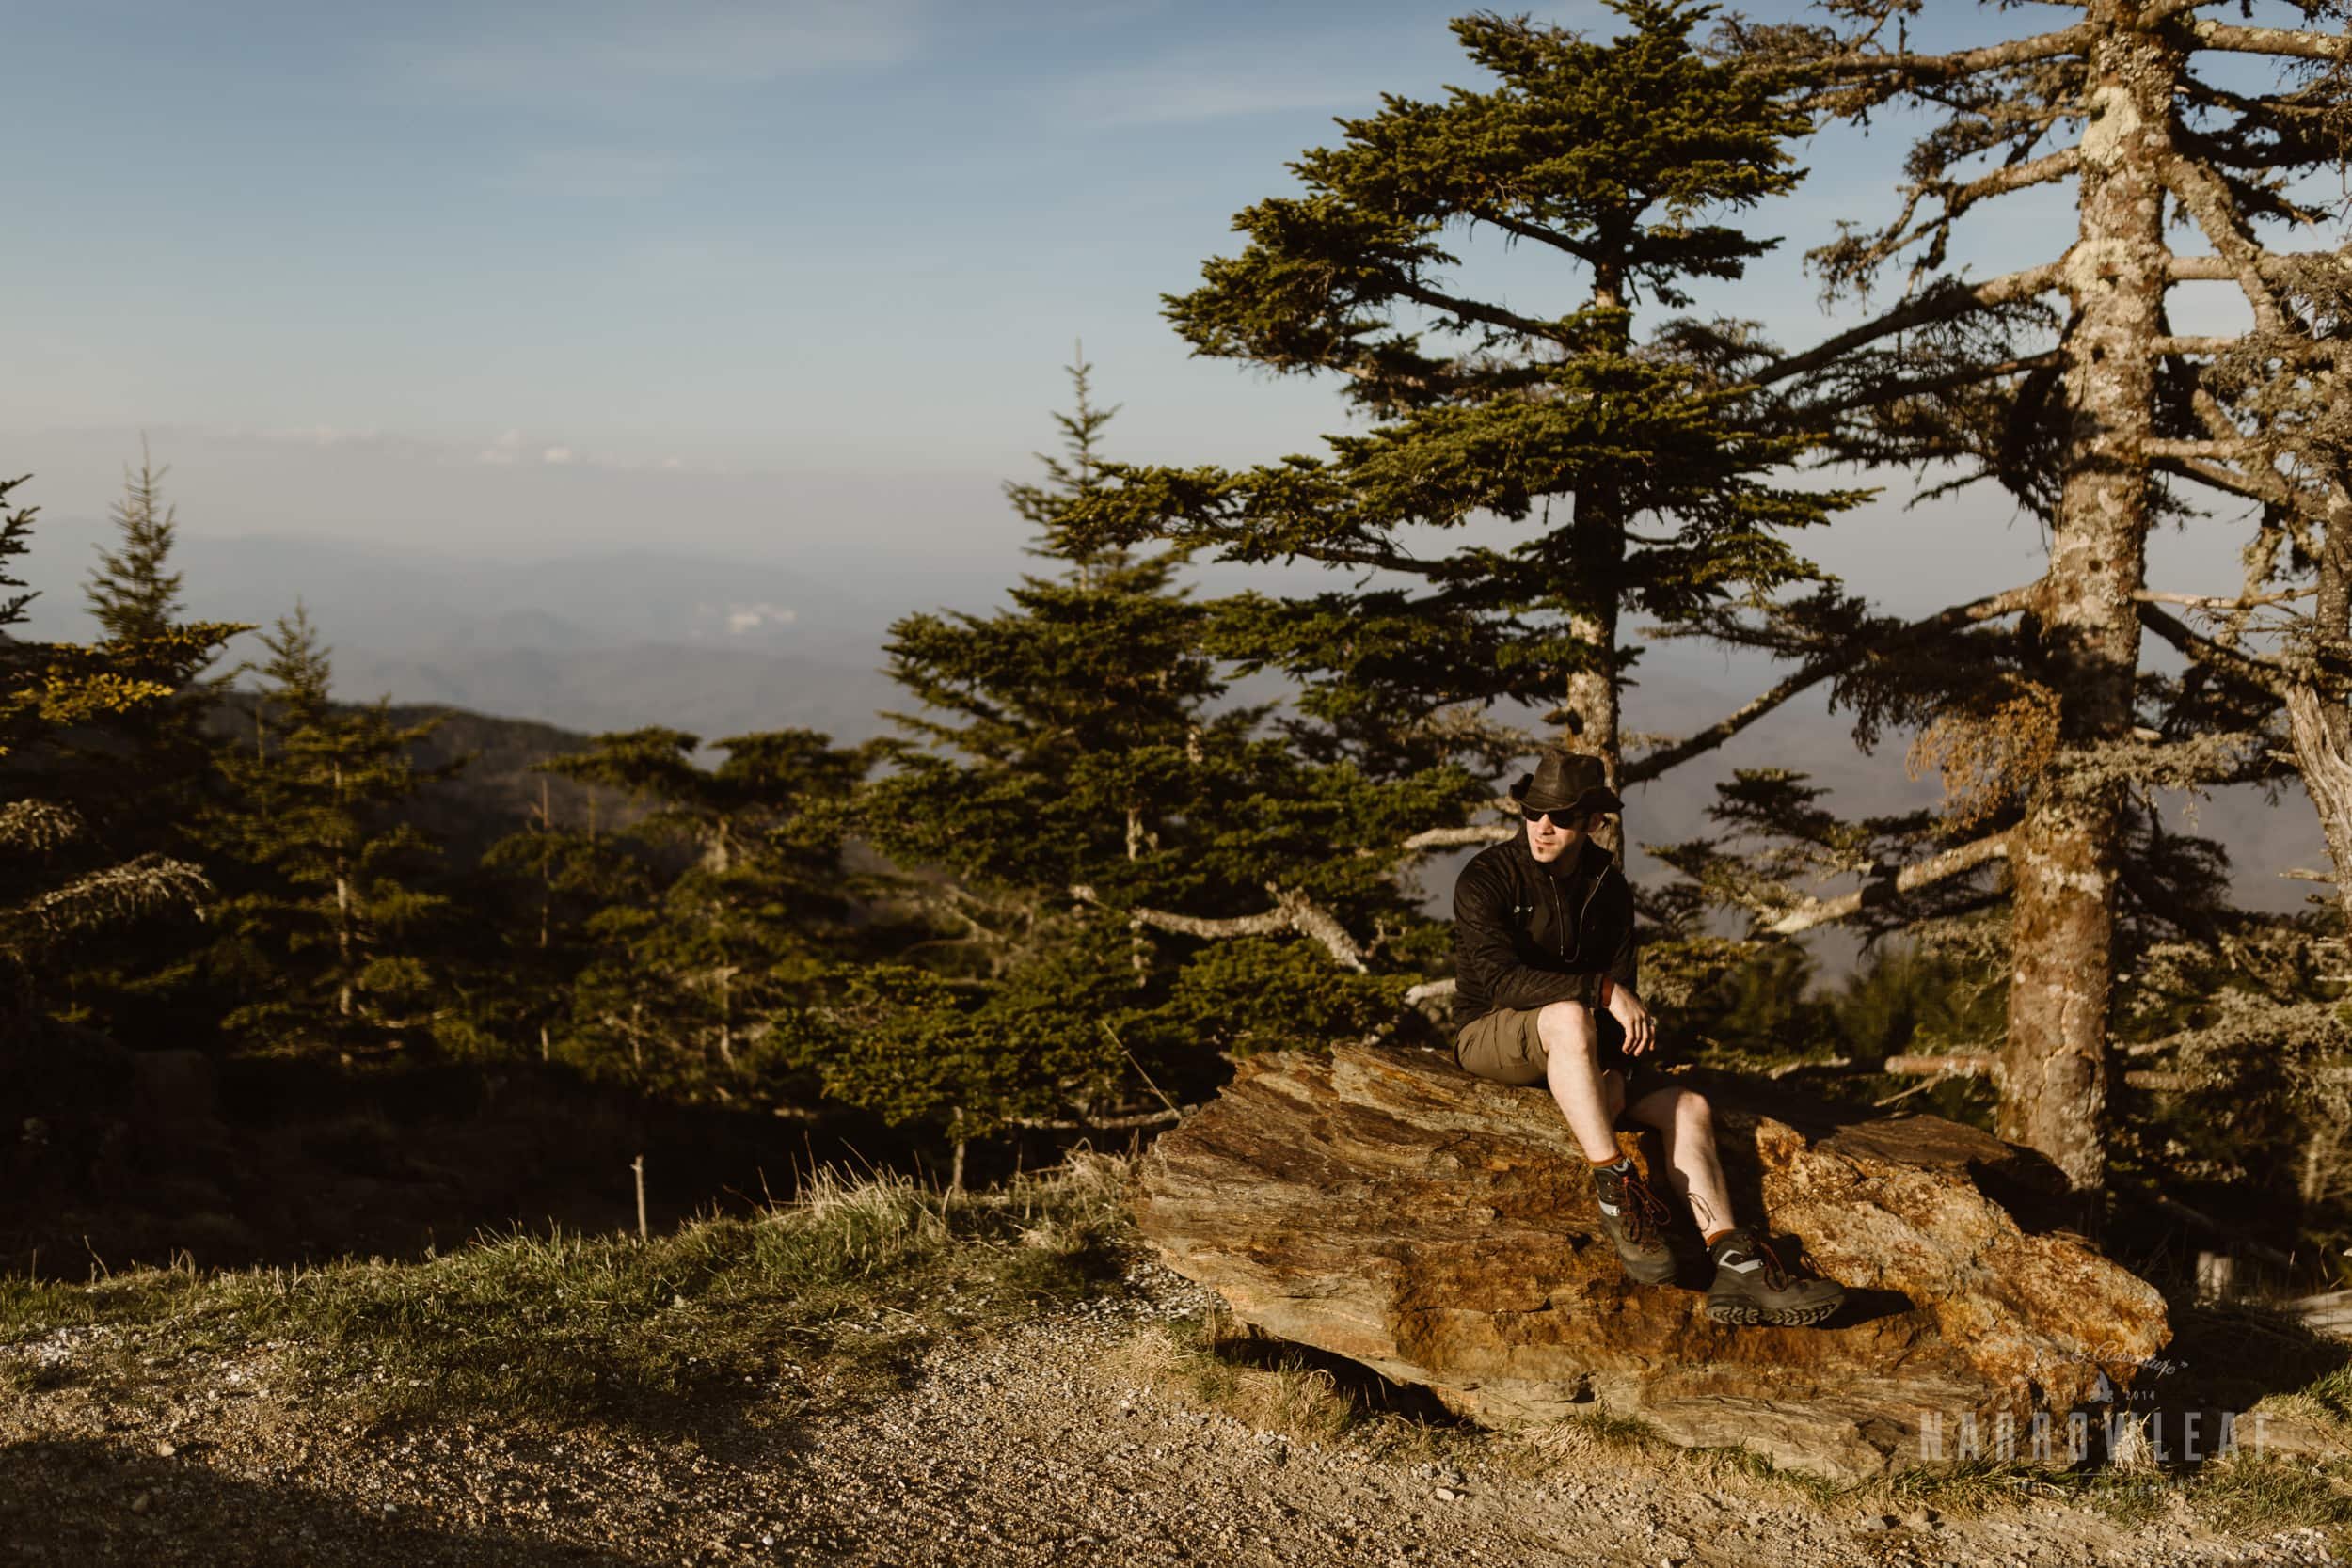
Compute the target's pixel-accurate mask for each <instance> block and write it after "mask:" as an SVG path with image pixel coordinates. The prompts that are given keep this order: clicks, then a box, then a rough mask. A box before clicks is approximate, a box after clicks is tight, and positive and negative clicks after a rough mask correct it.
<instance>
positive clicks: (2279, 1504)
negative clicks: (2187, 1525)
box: [2189, 1454, 2352, 1554]
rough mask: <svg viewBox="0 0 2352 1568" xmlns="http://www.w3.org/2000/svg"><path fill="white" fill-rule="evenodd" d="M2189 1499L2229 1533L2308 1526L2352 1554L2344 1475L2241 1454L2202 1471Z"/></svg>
mask: <svg viewBox="0 0 2352 1568" xmlns="http://www.w3.org/2000/svg"><path fill="white" fill-rule="evenodd" d="M2189 1498H2190V1501H2191V1503H2192V1504H2193V1505H2194V1506H2195V1508H2196V1509H2197V1511H2198V1513H2200V1514H2201V1515H2203V1516H2204V1517H2205V1518H2206V1519H2208V1520H2210V1521H2211V1522H2212V1523H2214V1524H2215V1525H2217V1526H2219V1527H2220V1528H2224V1529H2239V1530H2276V1529H2286V1528H2296V1527H2305V1528H2314V1529H2319V1530H2322V1531H2324V1532H2326V1534H2327V1537H2328V1544H2329V1545H2330V1546H2331V1547H2333V1548H2334V1549H2335V1550H2336V1551H2337V1552H2338V1553H2339V1554H2341V1553H2344V1552H2345V1551H2347V1550H2352V1481H2347V1480H2346V1479H2345V1478H2344V1476H2342V1475H2341V1474H2332V1475H2331V1474H2329V1473H2328V1471H2326V1470H2322V1469H2317V1468H2314V1467H2313V1466H2312V1465H2308V1464H2303V1465H2296V1464H2292V1463H2290V1462H2288V1461H2285V1460H2280V1459H2260V1458H2256V1457H2254V1456H2252V1455H2249V1454H2239V1455H2237V1456H2236V1457H2234V1458H2232V1459H2226V1460H2219V1461H2217V1462H2215V1463H2213V1464H2211V1465H2206V1466H2205V1467H2204V1468H2203V1469H2202V1470H2201V1471H2200V1472H2199V1474H2198V1476H2197V1479H2196V1480H2195V1481H2193V1482H2191V1483H2190V1487H2189Z"/></svg>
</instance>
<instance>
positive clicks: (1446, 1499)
mask: <svg viewBox="0 0 2352 1568" xmlns="http://www.w3.org/2000/svg"><path fill="white" fill-rule="evenodd" d="M1432 1495H1433V1496H1434V1497H1436V1498H1437V1499H1438V1501H1439V1502H1441V1503H1450V1502H1452V1501H1454V1499H1455V1498H1456V1497H1460V1496H1461V1494H1460V1493H1459V1492H1456V1491H1455V1490H1454V1488H1453V1487H1451V1486H1440V1487H1438V1490H1437V1491H1436V1492H1435V1493H1434V1494H1432Z"/></svg>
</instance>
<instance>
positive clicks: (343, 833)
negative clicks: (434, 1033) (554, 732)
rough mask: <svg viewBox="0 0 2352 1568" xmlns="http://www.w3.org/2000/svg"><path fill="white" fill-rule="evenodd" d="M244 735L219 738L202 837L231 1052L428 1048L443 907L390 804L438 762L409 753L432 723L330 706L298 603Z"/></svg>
mask: <svg viewBox="0 0 2352 1568" xmlns="http://www.w3.org/2000/svg"><path fill="white" fill-rule="evenodd" d="M262 648H263V649H264V650H265V651H266V653H267V655H268V657H267V658H266V659H265V660H264V661H263V662H262V665H261V667H260V672H259V673H260V674H261V677H262V681H263V682H264V683H265V684H264V685H263V686H262V689H261V690H260V691H259V693H258V694H257V695H256V697H255V699H254V701H253V703H252V706H251V720H252V728H251V732H250V735H249V736H248V737H240V738H238V739H237V740H235V741H234V742H233V743H231V744H229V745H226V746H224V747H223V748H222V750H221V752H220V768H221V770H222V773H223V776H224V779H225V783H226V786H227V790H226V793H227V799H226V800H225V802H224V803H223V804H222V805H221V806H220V807H219V808H218V810H217V812H216V813H215V816H214V818H213V820H212V823H211V825H210V829H209V832H210V836H211V838H212V841H213V843H214V844H215V846H216V849H215V854H216V855H217V857H218V859H217V861H216V862H215V863H216V864H217V865H218V867H219V874H220V877H221V879H222V881H223V884H224V892H225V896H224V897H223V899H222V900H221V902H220V904H219V906H218V910H217V920H218V924H219V927H220V933H221V934H220V937H219V939H218V940H217V941H216V942H215V944H214V945H213V947H212V949H211V951H210V952H209V954H208V956H207V959H206V964H207V968H208V969H210V970H211V971H212V973H213V974H214V975H215V979H216V980H218V981H219V982H220V983H222V984H224V985H226V986H228V987H230V989H232V990H234V991H235V993H236V994H237V995H238V996H239V997H240V998H241V1000H240V1002H239V1003H238V1005H237V1006H234V1007H233V1008H232V1010H231V1011H230V1013H229V1014H228V1016H227V1017H226V1018H225V1019H224V1020H223V1029H224V1032H225V1033H226V1034H227V1035H228V1037H230V1039H231V1040H232V1041H233V1042H234V1043H235V1044H237V1045H238V1046H240V1047H241V1048H243V1049H246V1050H249V1051H259V1052H266V1053H313V1052H322V1051H333V1052H340V1053H382V1052H387V1051H391V1050H395V1049H405V1048H413V1047H414V1046H416V1045H419V1044H421V1043H423V1042H425V1041H426V1040H427V1039H428V1038H429V1037H430V1034H431V1030H432V1026H433V1019H434V1014H435V1012H436V1010H437V1008H438V1007H439V1006H441V1003H442V998H441V996H440V977H439V975H438V974H437V973H436V971H435V967H434V965H433V963H432V962H431V960H430V958H429V957H428V954H429V951H430V947H431V942H430V928H431V927H432V925H433V923H434V922H435V921H437V919H438V918H439V917H440V916H441V914H442V912H443V911H444V907H445V904H446V900H445V899H444V897H443V896H442V895H440V894H438V893H437V892H434V891H432V890H431V889H430V888H429V886H428V879H429V878H430V876H431V875H432V873H433V870H434V868H435V866H436V864H437V861H438V859H439V854H438V850H437V848H436V847H435V846H434V845H433V844H432V843H431V842H430V841H429V840H428V839H426V838H425V836H424V835H423V834H422V833H421V832H419V831H418V830H417V829H416V828H415V827H414V826H413V825H411V824H409V823H406V822H404V821H401V820H399V819H398V816H397V814H396V808H397V807H398V806H399V805H400V803H401V802H403V801H405V800H408V799H409V798H410V797H411V796H413V795H414V794H415V793H416V792H417V791H418V790H419V789H421V788H422V787H424V786H425V785H427V784H430V783H431V782H433V781H434V780H435V779H436V778H438V777H440V776H442V774H443V773H445V772H446V771H448V770H449V769H446V768H438V769H423V768H419V767H418V766H417V765H416V764H415V763H414V762H413V761H412V760H411V757H410V752H409V749H410V748H411V747H412V746H413V745H414V744H415V743H416V742H417V741H419V740H421V739H422V738H423V737H424V736H427V735H428V734H430V733H431V731H432V728H433V726H432V724H430V723H426V724H421V725H408V726H402V725H399V724H395V723H393V722H392V721H391V720H390V719H389V716H388V714H387V712H386V709H385V705H383V704H381V703H378V704H374V705H369V706H364V707H344V706H341V705H337V704H336V703H335V702H334V700H333V692H332V685H333V678H334V666H333V662H332V659H331V657H330V655H329V651H328V650H327V649H326V647H325V646H323V645H322V644H321V643H320V641H319V638H318V631H317V628H316V627H315V626H313V625H312V624H311V621H310V614H309V612H308V611H307V610H305V609H304V608H303V607H302V606H300V605H299V604H297V605H296V606H295V607H294V613H293V614H292V615H289V616H283V617H280V618H279V620H278V623H277V625H276V626H275V627H274V628H273V629H272V630H271V631H268V632H265V633H263V634H262Z"/></svg>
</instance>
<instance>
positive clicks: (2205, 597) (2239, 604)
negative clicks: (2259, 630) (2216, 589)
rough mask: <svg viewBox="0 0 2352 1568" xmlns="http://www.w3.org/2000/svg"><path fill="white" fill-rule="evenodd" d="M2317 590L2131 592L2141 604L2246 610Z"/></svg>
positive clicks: (2299, 596) (2309, 593) (2306, 596)
mask: <svg viewBox="0 0 2352 1568" xmlns="http://www.w3.org/2000/svg"><path fill="white" fill-rule="evenodd" d="M2317 592H2319V590H2317V589H2316V588H2296V589H2291V590H2288V591H2285V592H2282V593H2278V594H2234V595H2232V594H2163V593H2158V592H2157V591H2156V590H2154V589H2153V588H2142V589H2140V590H2138V591H2137V593H2135V594H2132V597H2133V598H2135V599H2137V600H2138V601H2139V602H2140V603H2141V604H2182V605H2189V606H2192V607H2194V608H2196V609H2199V610H2248V609H2251V608H2252V607H2254V606H2256V605H2266V604H2285V603H2286V602H2287V601H2289V600H2290V599H2308V598H2310V597H2311V596H2312V594H2316V593H2317Z"/></svg>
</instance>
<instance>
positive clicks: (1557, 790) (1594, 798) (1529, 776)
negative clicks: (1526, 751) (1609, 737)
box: [1509, 748, 1625, 814]
mask: <svg viewBox="0 0 2352 1568" xmlns="http://www.w3.org/2000/svg"><path fill="white" fill-rule="evenodd" d="M1509 794H1510V797H1511V803H1512V804H1513V805H1515V806H1517V807H1518V809H1519V810H1521V811H1522V812H1529V811H1566V812H1572V813H1579V814H1581V813H1583V812H1591V811H1623V810H1625V802H1624V801H1623V800H1619V799H1617V792H1616V791H1615V790H1613V789H1612V788H1610V787H1609V775H1608V773H1607V771H1606V770H1605V769H1603V768H1602V767H1601V765H1600V758H1598V757H1589V756H1585V755H1583V754H1582V753H1581V752H1563V751H1560V750H1558V749H1556V748H1555V749H1554V750H1551V751H1548V752H1544V754H1543V755H1542V756H1540V757H1538V758H1536V759H1535V771H1534V772H1533V773H1522V774H1521V775H1519V782H1518V783H1517V784H1513V785H1512V786H1511V788H1510V791H1509Z"/></svg>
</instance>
